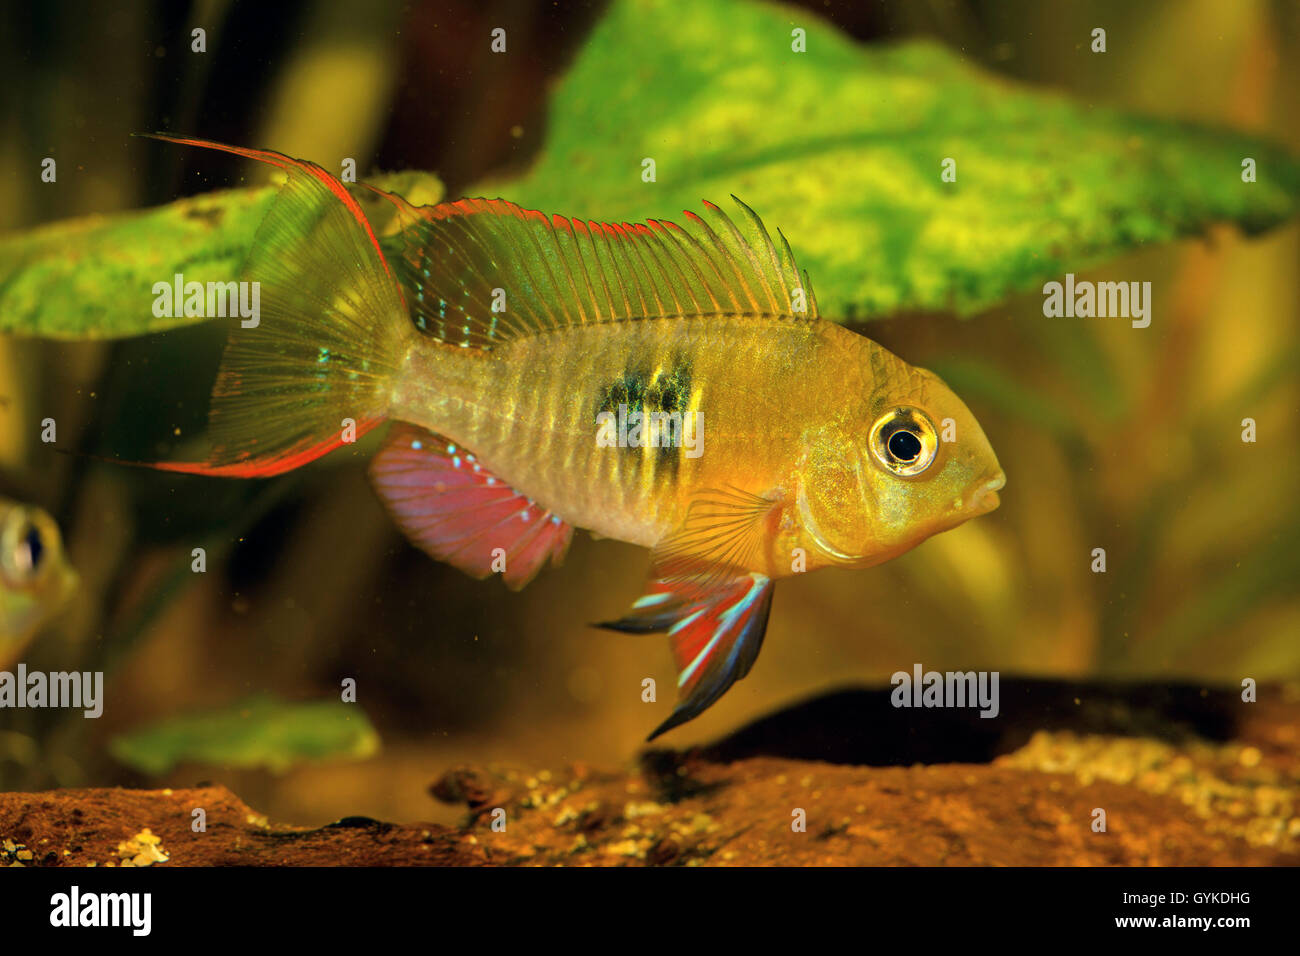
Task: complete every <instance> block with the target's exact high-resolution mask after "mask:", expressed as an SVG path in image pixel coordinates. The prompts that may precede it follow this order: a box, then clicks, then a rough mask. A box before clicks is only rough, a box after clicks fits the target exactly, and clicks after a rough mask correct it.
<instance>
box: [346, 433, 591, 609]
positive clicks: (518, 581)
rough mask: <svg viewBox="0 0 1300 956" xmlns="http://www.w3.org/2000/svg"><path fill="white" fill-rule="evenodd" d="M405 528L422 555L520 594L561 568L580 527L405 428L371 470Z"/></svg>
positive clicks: (447, 446)
mask: <svg viewBox="0 0 1300 956" xmlns="http://www.w3.org/2000/svg"><path fill="white" fill-rule="evenodd" d="M370 478H371V480H372V481H373V482H374V485H375V488H376V489H377V490H378V491H379V495H380V497H381V498H382V499H383V500H384V503H385V504H386V505H387V506H388V510H389V511H390V512H391V513H392V515H393V518H394V520H395V521H396V522H397V525H398V527H400V528H401V529H402V531H403V532H404V533H405V534H406V536H407V537H408V538H410V539H411V541H412V542H413V543H414V544H415V545H416V546H417V547H419V548H420V549H421V550H422V551H424V552H426V553H427V554H429V555H431V556H433V557H435V558H437V559H438V560H439V561H446V562H447V563H448V564H451V565H454V566H455V567H457V568H460V569H461V570H462V571H464V572H465V573H466V574H469V575H471V576H473V577H476V578H485V577H487V576H488V575H490V574H493V573H496V572H499V573H501V575H502V577H503V578H504V579H505V582H506V585H507V586H509V587H510V588H511V589H512V590H518V589H519V588H522V587H523V586H524V585H525V584H527V583H528V582H529V581H531V580H532V579H533V578H534V577H535V576H536V575H537V572H539V571H540V570H541V569H542V567H543V566H544V565H545V564H546V562H547V560H550V561H551V562H552V563H554V564H559V563H560V561H561V560H563V558H564V554H565V552H566V551H568V549H569V542H570V541H571V540H572V539H573V526H572V525H570V524H566V523H565V522H564V521H562V520H561V519H560V518H559V517H558V516H556V515H553V514H552V513H551V512H549V511H547V510H545V509H544V508H541V507H539V506H538V505H537V504H535V503H534V502H533V501H532V499H531V498H529V497H528V496H527V495H523V494H520V493H519V492H517V491H515V490H514V489H513V488H511V487H510V486H509V485H507V484H505V483H504V482H502V481H501V480H500V479H499V478H497V477H496V476H495V475H493V474H491V473H490V472H488V470H487V469H486V468H484V467H483V466H482V465H481V464H480V462H479V461H478V460H477V459H476V458H475V456H474V455H473V454H472V453H470V452H468V451H466V450H465V449H464V448H459V447H457V446H456V445H455V444H454V443H452V442H448V441H447V440H446V439H445V438H440V437H439V436H437V435H435V434H433V433H432V432H428V431H425V430H424V429H423V428H417V427H415V426H413V425H405V424H399V425H397V426H395V427H394V428H393V430H392V432H391V433H390V434H389V436H388V439H387V441H386V442H385V444H384V447H383V448H382V449H381V450H380V451H379V453H378V454H377V455H376V456H375V458H374V461H373V462H372V463H371V466H370Z"/></svg>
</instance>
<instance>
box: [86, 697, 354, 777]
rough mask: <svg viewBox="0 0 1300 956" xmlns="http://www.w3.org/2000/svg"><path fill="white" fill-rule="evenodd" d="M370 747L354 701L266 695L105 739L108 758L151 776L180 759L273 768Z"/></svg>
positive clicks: (279, 769) (351, 753)
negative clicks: (301, 700) (297, 700)
mask: <svg viewBox="0 0 1300 956" xmlns="http://www.w3.org/2000/svg"><path fill="white" fill-rule="evenodd" d="M378 750H379V735H378V734H377V733H376V732H375V728H374V727H373V726H372V725H371V723H370V720H369V718H367V717H366V714H365V711H363V710H362V709H361V708H360V707H358V706H357V705H356V704H345V703H343V702H341V701H336V700H325V701H310V702H306V703H288V702H284V701H279V700H276V699H275V698H273V697H270V696H266V695H259V696H256V697H252V698H249V699H248V700H246V701H244V702H242V703H239V704H235V705H233V706H231V707H228V708H224V709H221V710H215V711H210V712H207V713H201V714H191V715H188V716H184V717H175V718H171V719H169V720H166V721H163V722H162V723H159V724H156V725H154V726H152V727H146V728H144V729H142V730H136V731H133V732H131V733H128V734H122V735H119V736H116V737H114V738H113V739H112V740H111V741H110V742H109V753H111V754H112V755H113V758H114V759H115V760H117V761H119V762H120V763H124V764H126V765H127V766H129V767H132V768H134V769H136V770H139V771H141V772H142V773H146V774H152V775H156V774H162V773H166V772H167V771H168V770H170V769H171V768H172V767H174V766H176V764H178V763H180V762H182V761H187V762H195V763H204V764H217V765H221V766H225V767H240V768H249V767H267V768H269V769H270V770H272V771H275V772H277V773H280V772H283V771H285V770H288V769H289V768H290V767H293V766H295V765H297V764H300V763H305V762H308V761H317V760H326V759H330V758H349V759H354V760H360V759H364V758H366V757H370V756H373V755H374V754H375V753H377V752H378Z"/></svg>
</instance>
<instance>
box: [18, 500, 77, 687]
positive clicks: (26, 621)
mask: <svg viewBox="0 0 1300 956" xmlns="http://www.w3.org/2000/svg"><path fill="white" fill-rule="evenodd" d="M76 586H77V574H76V572H75V571H73V570H72V568H71V567H70V566H69V565H68V562H67V558H66V556H65V554H64V552H63V540H62V538H61V537H60V535H59V528H58V525H56V524H55V523H54V519H53V518H51V517H50V516H49V515H48V514H46V513H45V512H44V511H42V510H41V509H40V508H35V507H32V506H31V505H24V504H19V503H17V502H14V501H9V500H7V499H4V498H0V666H8V665H9V664H11V663H13V662H14V661H16V660H17V659H18V657H19V655H21V654H22V652H23V650H24V649H25V648H26V647H27V644H28V642H30V641H31V639H32V638H33V637H35V636H36V633H37V631H39V630H40V628H41V627H43V626H44V625H45V624H46V623H48V622H49V620H50V619H51V618H52V617H54V615H55V614H57V613H58V612H59V611H60V610H62V608H63V606H64V605H65V604H66V603H67V601H68V599H69V598H70V597H71V596H72V593H73V591H74V590H76Z"/></svg>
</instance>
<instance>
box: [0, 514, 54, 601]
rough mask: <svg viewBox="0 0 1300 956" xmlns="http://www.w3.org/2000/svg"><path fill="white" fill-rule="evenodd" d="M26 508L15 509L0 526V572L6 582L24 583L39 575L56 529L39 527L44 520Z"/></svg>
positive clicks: (45, 561) (29, 582)
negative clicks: (23, 509)
mask: <svg viewBox="0 0 1300 956" xmlns="http://www.w3.org/2000/svg"><path fill="white" fill-rule="evenodd" d="M42 518H43V516H41V515H34V514H31V513H30V512H27V511H22V510H19V511H15V512H12V513H11V514H10V517H9V519H8V520H7V521H5V523H4V527H3V529H0V571H3V573H4V577H5V578H6V579H7V580H8V581H9V583H10V584H12V585H15V586H19V587H21V586H26V585H31V584H33V583H34V582H35V581H36V580H37V579H38V578H40V577H41V575H42V573H43V572H44V570H45V566H46V565H47V564H48V563H49V561H48V556H49V553H50V548H51V547H55V546H57V544H56V542H57V537H54V536H57V534H58V532H57V531H55V530H54V529H53V528H46V527H43V525H44V524H47V523H48V520H41V519H42Z"/></svg>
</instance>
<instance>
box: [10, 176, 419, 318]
mask: <svg viewBox="0 0 1300 956" xmlns="http://www.w3.org/2000/svg"><path fill="white" fill-rule="evenodd" d="M370 181H371V182H372V183H373V184H374V185H376V186H379V187H380V188H382V189H387V190H391V191H395V192H398V193H400V194H401V195H403V196H406V197H408V198H410V199H411V201H412V202H417V203H433V202H437V201H438V200H439V199H441V198H442V184H441V183H440V182H439V181H438V179H437V177H435V176H434V175H433V174H432V173H419V172H408V173H394V174H391V175H383V176H377V177H375V178H373V179H372V180H370ZM276 188H277V187H275V186H262V187H253V188H247V189H230V190H223V191H219V192H212V193H204V194H203V195H200V196H194V197H191V198H189V199H182V200H179V201H177V202H174V203H169V204H168V205H166V206H159V207H157V208H155V209H145V210H141V211H136V212H128V213H122V214H119V215H114V216H91V217H88V218H84V219H73V220H69V221H66V222H56V223H52V224H51V225H48V226H43V227H41V228H38V229H34V230H32V231H30V232H27V233H20V234H17V235H14V236H8V237H5V238H3V239H0V332H9V333H12V334H15V335H25V336H40V337H44V338H58V339H108V338H121V337H124V336H131V335H141V334H144V333H146V332H159V331H163V330H165V329H169V328H176V327H178V326H183V325H193V324H194V323H196V322H199V321H204V320H202V319H195V318H186V317H185V316H179V317H176V318H166V317H163V318H160V317H158V316H155V315H154V314H153V304H154V293H153V286H154V283H156V282H171V281H172V277H173V276H174V275H176V274H177V273H180V274H183V275H184V276H185V281H186V282H190V281H195V282H204V283H206V282H230V281H232V280H235V279H237V278H238V277H239V270H240V268H241V267H242V265H243V263H244V258H245V257H246V256H247V254H248V250H249V248H250V246H251V245H252V242H253V235H254V234H255V233H256V232H257V227H258V226H259V225H261V222H262V217H263V216H264V215H265V214H266V211H267V209H268V208H269V207H270V204H271V201H272V199H273V198H274V197H275V193H276ZM356 195H357V199H358V201H366V202H368V209H367V212H368V214H370V215H372V216H374V217H375V218H376V228H377V229H378V230H382V229H383V227H384V226H385V224H386V223H385V222H384V221H383V217H385V216H391V214H392V208H393V207H392V206H391V205H390V204H389V203H387V202H385V201H383V200H382V199H378V198H376V197H374V195H373V194H372V193H369V192H368V191H363V190H358V191H357V194H356Z"/></svg>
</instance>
